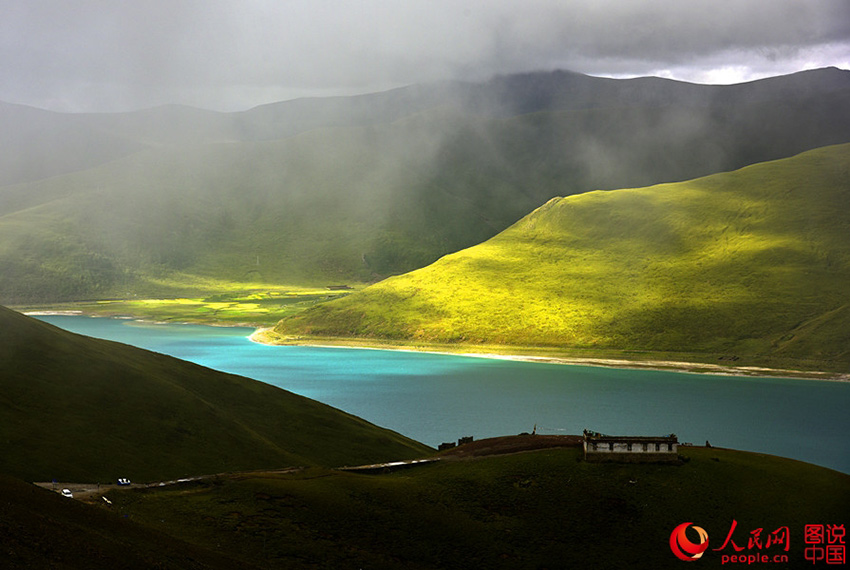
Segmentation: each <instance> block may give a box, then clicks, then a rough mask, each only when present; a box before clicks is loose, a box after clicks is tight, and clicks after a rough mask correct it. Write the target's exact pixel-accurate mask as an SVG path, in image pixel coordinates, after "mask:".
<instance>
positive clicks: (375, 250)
mask: <svg viewBox="0 0 850 570" xmlns="http://www.w3.org/2000/svg"><path fill="white" fill-rule="evenodd" d="M848 95H850V72H847V71H842V70H838V69H834V68H830V69H822V70H815V71H808V72H801V73H798V74H794V75H789V76H784V77H777V78H771V79H766V80H761V81H755V82H751V83H746V84H740V85H733V86H704V85H695V84H687V83H681V82H675V81H670V80H665V79H658V78H641V79H629V80H615V79H601V78H594V77H589V76H584V75H581V74H576V73H570V72H551V73H530V74H521V75H508V76H501V77H496V78H494V79H492V80H490V81H488V82H485V83H480V84H475V83H461V82H448V83H441V84H429V85H416V86H410V87H406V88H401V89H396V90H393V91H388V92H383V93H375V94H369V95H361V96H355V97H335V98H318V99H300V100H294V101H287V102H282V103H277V104H272V105H264V106H261V107H256V108H254V109H250V110H247V111H244V112H240V113H217V112H210V111H202V110H198V109H192V108H188V107H180V106H167V107H158V108H154V109H148V110H143V111H137V112H133V113H116V114H79V115H70V114H59V113H52V112H47V111H41V110H38V109H33V108H29V107H22V106H18V105H7V104H3V105H0V133H2V134H0V148H2V149H3V151H4V152H3V153H0V183H2V184H3V185H2V186H0V300H2V301H4V302H7V303H9V302H22V301H55V300H66V299H79V298H93V297H103V296H128V295H133V294H165V295H167V294H174V293H177V292H178V289H177V288H175V287H172V286H170V285H167V284H166V282H168V280H169V278H171V277H174V276H180V279H182V281H183V282H189V283H191V282H193V280H196V279H202V278H216V279H226V280H231V281H244V282H248V281H250V282H285V283H310V284H324V283H327V282H339V281H342V282H345V281H351V282H370V281H374V280H378V279H381V278H384V277H386V276H388V275H392V274H397V273H401V272H405V271H409V270H412V269H416V268H418V267H422V266H425V265H427V264H428V263H431V262H433V261H434V260H436V259H437V258H439V257H440V256H442V255H445V254H446V253H450V252H452V251H457V250H458V249H461V248H464V247H468V246H471V245H473V244H475V243H479V242H481V241H483V240H485V239H488V238H489V237H491V236H493V235H495V234H496V233H497V232H499V231H501V230H503V229H504V228H506V227H508V226H509V225H510V224H512V223H513V222H514V221H516V220H517V219H519V218H520V217H522V216H523V215H525V214H526V213H528V212H529V211H531V210H533V209H534V208H536V207H538V206H540V205H541V204H543V203H545V202H546V201H547V200H549V199H550V198H552V197H554V196H567V195H572V194H576V193H581V192H586V191H590V190H596V189H613V188H620V187H631V186H643V185H648V184H654V183H659V182H671V181H677V180H686V179H689V178H694V177H697V176H702V175H706V174H710V173H713V172H719V171H726V170H732V169H735V168H739V167H741V166H745V165H747V164H752V163H754V162H759V161H763V160H770V159H776V158H781V157H785V156H790V155H793V154H796V153H798V152H801V151H804V150H808V149H811V148H815V147H819V146H824V145H828V144H836V143H841V142H846V141H848V140H850V96H848Z"/></svg>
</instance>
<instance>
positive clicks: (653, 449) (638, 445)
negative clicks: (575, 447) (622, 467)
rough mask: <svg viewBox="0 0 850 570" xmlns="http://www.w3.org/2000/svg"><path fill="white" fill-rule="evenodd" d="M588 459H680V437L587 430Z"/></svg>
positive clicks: (625, 461)
mask: <svg viewBox="0 0 850 570" xmlns="http://www.w3.org/2000/svg"><path fill="white" fill-rule="evenodd" d="M583 447H584V458H585V460H586V461H616V462H620V461H621V462H624V463H638V462H640V463H644V462H646V463H656V462H662V463H666V462H674V461H678V459H679V455H678V451H679V440H678V438H677V437H676V435H675V434H672V433H671V434H670V435H667V436H661V437H656V436H629V435H604V434H601V433H597V432H594V431H588V430H584V443H583Z"/></svg>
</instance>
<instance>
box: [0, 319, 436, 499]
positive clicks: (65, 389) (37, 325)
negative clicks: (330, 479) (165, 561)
mask: <svg viewBox="0 0 850 570" xmlns="http://www.w3.org/2000/svg"><path fill="white" fill-rule="evenodd" d="M0 428H2V431H0V441H2V442H3V453H2V454H0V472H2V473H7V474H10V475H14V476H16V477H20V478H24V479H28V480H36V481H43V480H48V481H49V480H51V479H58V480H65V481H102V482H107V481H112V480H114V479H115V478H117V477H131V478H133V479H137V480H140V481H147V480H155V479H162V478H174V477H182V476H187V475H198V474H205V473H217V472H221V471H228V470H244V469H255V468H271V467H285V466H292V465H315V464H318V465H326V466H334V465H339V464H351V463H358V462H368V461H374V460H390V459H397V458H399V457H413V456H417V455H421V454H422V453H424V452H426V451H427V449H428V448H427V447H425V446H423V445H421V444H419V443H416V442H414V441H412V440H409V439H407V438H404V437H402V436H400V435H398V434H396V433H394V432H390V431H388V430H384V429H381V428H378V427H376V426H374V425H372V424H369V423H368V422H366V421H363V420H361V419H359V418H356V417H354V416H351V415H348V414H345V413H343V412H341V411H339V410H336V409H334V408H331V407H329V406H326V405H324V404H320V403H318V402H315V401H312V400H309V399H307V398H303V397H301V396H297V395H295V394H292V393H290V392H286V391H285V390H281V389H279V388H276V387H273V386H269V385H267V384H264V383H262V382H257V381H254V380H249V379H246V378H242V377H238V376H232V375H228V374H223V373H219V372H216V371H213V370H209V369H206V368H203V367H201V366H197V365H194V364H191V363H187V362H183V361H180V360H177V359H174V358H171V357H167V356H163V355H158V354H155V353H151V352H148V351H144V350H140V349H136V348H133V347H130V346H126V345H122V344H119V343H113V342H107V341H102V340H96V339H91V338H87V337H83V336H80V335H75V334H72V333H68V332H66V331H61V330H59V329H57V328H55V327H52V326H50V325H47V324H45V323H41V322H39V321H36V320H34V319H30V318H27V317H24V316H23V315H20V314H18V313H15V312H13V311H10V310H8V309H5V308H0Z"/></svg>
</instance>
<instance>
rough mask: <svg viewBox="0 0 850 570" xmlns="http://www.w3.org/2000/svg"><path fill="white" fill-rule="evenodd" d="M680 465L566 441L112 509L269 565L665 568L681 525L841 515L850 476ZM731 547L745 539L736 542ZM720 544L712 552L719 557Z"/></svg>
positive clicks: (158, 497)
mask: <svg viewBox="0 0 850 570" xmlns="http://www.w3.org/2000/svg"><path fill="white" fill-rule="evenodd" d="M683 454H684V455H686V456H687V457H689V458H690V461H689V462H687V463H685V464H684V465H681V466H668V465H615V464H605V465H603V464H588V463H584V462H579V461H577V459H578V458H579V456H580V450H577V449H562V450H548V451H539V452H533V453H524V454H518V455H512V456H503V457H491V458H486V459H482V460H476V461H460V462H448V461H446V462H442V463H440V464H432V465H429V466H425V467H418V468H415V469H408V470H404V471H399V472H397V473H394V474H388V475H357V474H352V473H340V472H329V471H325V470H310V471H306V472H303V473H299V474H291V475H273V474H269V475H268V476H265V477H263V476H255V477H245V478H239V479H238V480H225V479H222V480H219V481H215V482H209V483H206V484H198V485H190V486H186V487H183V488H178V489H168V490H151V491H146V492H131V493H127V492H112V493H111V494H110V497H111V499H112V500H113V502H114V507H113V509H114V510H115V511H116V512H118V513H121V514H128V515H130V516H131V517H132V518H133V520H135V521H138V522H142V523H144V524H146V525H149V526H151V527H153V528H156V529H157V530H160V531H162V532H166V533H168V534H170V535H173V536H175V537H178V538H180V539H182V540H186V541H188V542H192V543H195V544H198V545H202V546H206V547H209V548H212V547H214V546H215V547H220V548H221V550H222V551H224V552H228V553H229V554H231V555H233V556H235V557H238V558H240V559H243V560H247V561H251V562H253V563H255V564H257V565H260V566H263V567H286V564H292V565H295V566H296V567H310V565H312V564H314V565H317V566H318V567H327V568H358V567H362V568H565V567H576V568H666V567H674V566H675V565H676V564H679V562H678V561H677V560H676V559H675V558H674V557H673V555H672V554H671V552H670V550H669V547H668V546H667V543H668V539H669V534H670V532H671V531H672V529H673V528H674V527H675V526H677V525H678V524H680V523H682V522H685V521H694V522H695V524H698V525H700V526H702V527H703V528H705V529H706V530H707V531H708V533H709V536H710V544H711V547H712V548H719V547H720V546H721V545H722V542H723V540H724V538H725V536H726V533H727V532H728V530H729V527H730V525H731V523H732V520H733V519H736V520H737V521H738V524H739V526H738V529H737V531H736V534H735V536H734V539H735V541H736V543H738V544H739V545H742V544H743V545H746V540H747V538H748V537H749V536H750V535H749V532H750V531H751V530H755V529H756V528H764V535H763V537H766V536H767V534H769V533H771V532H772V531H773V530H775V529H776V528H779V527H781V526H788V527H789V530H790V532H791V551H790V552H789V556H790V559H791V561H792V562H797V564H796V565H791V567H798V566H800V563H802V562H804V559H803V553H802V547H803V543H802V532H803V526H804V525H805V524H814V523H815V522H817V523H826V522H833V521H841V520H843V519H842V517H844V516H846V513H847V512H848V507H850V477H848V476H847V475H844V474H840V473H837V472H835V471H831V470H828V469H823V468H819V467H815V466H812V465H808V464H805V463H800V462H796V461H792V460H787V459H782V458H777V457H771V456H763V455H757V454H751V453H743V452H734V451H729V450H720V449H702V448H690V449H685V450H683ZM730 549H731V547H730ZM719 561H720V553H717V552H709V553H707V554H706V556H705V558H704V559H703V560H701V561H700V564H701V565H706V566H709V567H719Z"/></svg>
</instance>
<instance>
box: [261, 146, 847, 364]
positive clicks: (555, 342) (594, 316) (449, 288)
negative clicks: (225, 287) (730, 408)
mask: <svg viewBox="0 0 850 570" xmlns="http://www.w3.org/2000/svg"><path fill="white" fill-rule="evenodd" d="M848 165H850V145H838V146H833V147H827V148H823V149H818V150H815V151H810V152H807V153H804V154H801V155H798V156H796V157H792V158H788V159H783V160H778V161H773V162H768V163H761V164H757V165H753V166H749V167H746V168H743V169H741V170H737V171H734V172H729V173H722V174H716V175H712V176H708V177H705V178H700V179H695V180H691V181H687V182H680V183H672V184H664V185H658V186H651V187H645V188H635V189H622V190H616V191H606V192H601V191H598V192H590V193H585V194H581V195H576V196H569V197H566V198H555V199H552V200H550V201H549V202H548V203H547V204H545V205H544V206H542V207H540V208H538V209H537V210H535V211H534V212H532V213H531V214H529V215H527V216H526V217H524V218H523V219H521V220H520V221H519V222H517V223H516V224H514V225H513V226H511V227H510V228H508V229H507V230H505V231H503V232H501V233H500V234H498V235H497V236H495V237H494V238H492V239H490V240H488V241H486V242H484V243H482V244H480V245H477V246H474V247H471V248H468V249H466V250H463V251H460V252H458V253H455V254H450V255H446V256H445V257H443V258H441V259H440V260H439V261H437V262H435V263H433V264H432V265H430V266H428V267H426V268H423V269H420V270H417V271H413V272H411V273H408V274H405V275H402V276H397V277H392V278H389V279H387V280H385V281H383V282H380V283H377V284H375V285H372V286H370V287H368V288H366V289H364V290H363V291H361V292H358V293H357V294H354V295H350V296H348V297H346V298H345V299H340V300H337V301H333V302H329V303H326V304H322V305H320V306H317V307H314V308H311V309H309V310H307V311H305V312H303V313H301V314H299V315H296V316H293V317H289V318H286V319H284V320H282V321H281V322H280V324H278V326H277V327H276V329H275V333H276V334H277V335H278V338H279V340H281V341H284V342H285V341H286V339H287V338H290V337H296V338H297V337H304V338H310V337H312V336H320V337H355V338H360V339H371V338H374V339H383V340H392V339H399V340H404V341H406V342H410V341H423V342H438V343H454V344H459V345H473V346H474V345H477V344H497V345H508V346H539V347H544V348H547V347H548V348H557V347H563V348H565V349H570V350H582V349H585V350H588V351H595V350H609V349H614V350H622V351H632V350H633V351H648V352H650V353H668V354H669V353H676V352H686V353H698V354H701V355H702V358H703V359H704V360H707V361H720V362H723V361H731V362H738V363H749V364H760V365H765V364H768V365H771V366H778V367H792V368H793V367H800V368H815V369H826V370H833V371H839V372H840V371H845V372H846V371H847V370H848V365H850V349H848V346H850V337H848V334H850V332H848V331H850V326H848V322H850V321H848V319H850V289H848V287H847V283H850V222H848V216H847V204H848V203H850V166H848Z"/></svg>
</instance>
